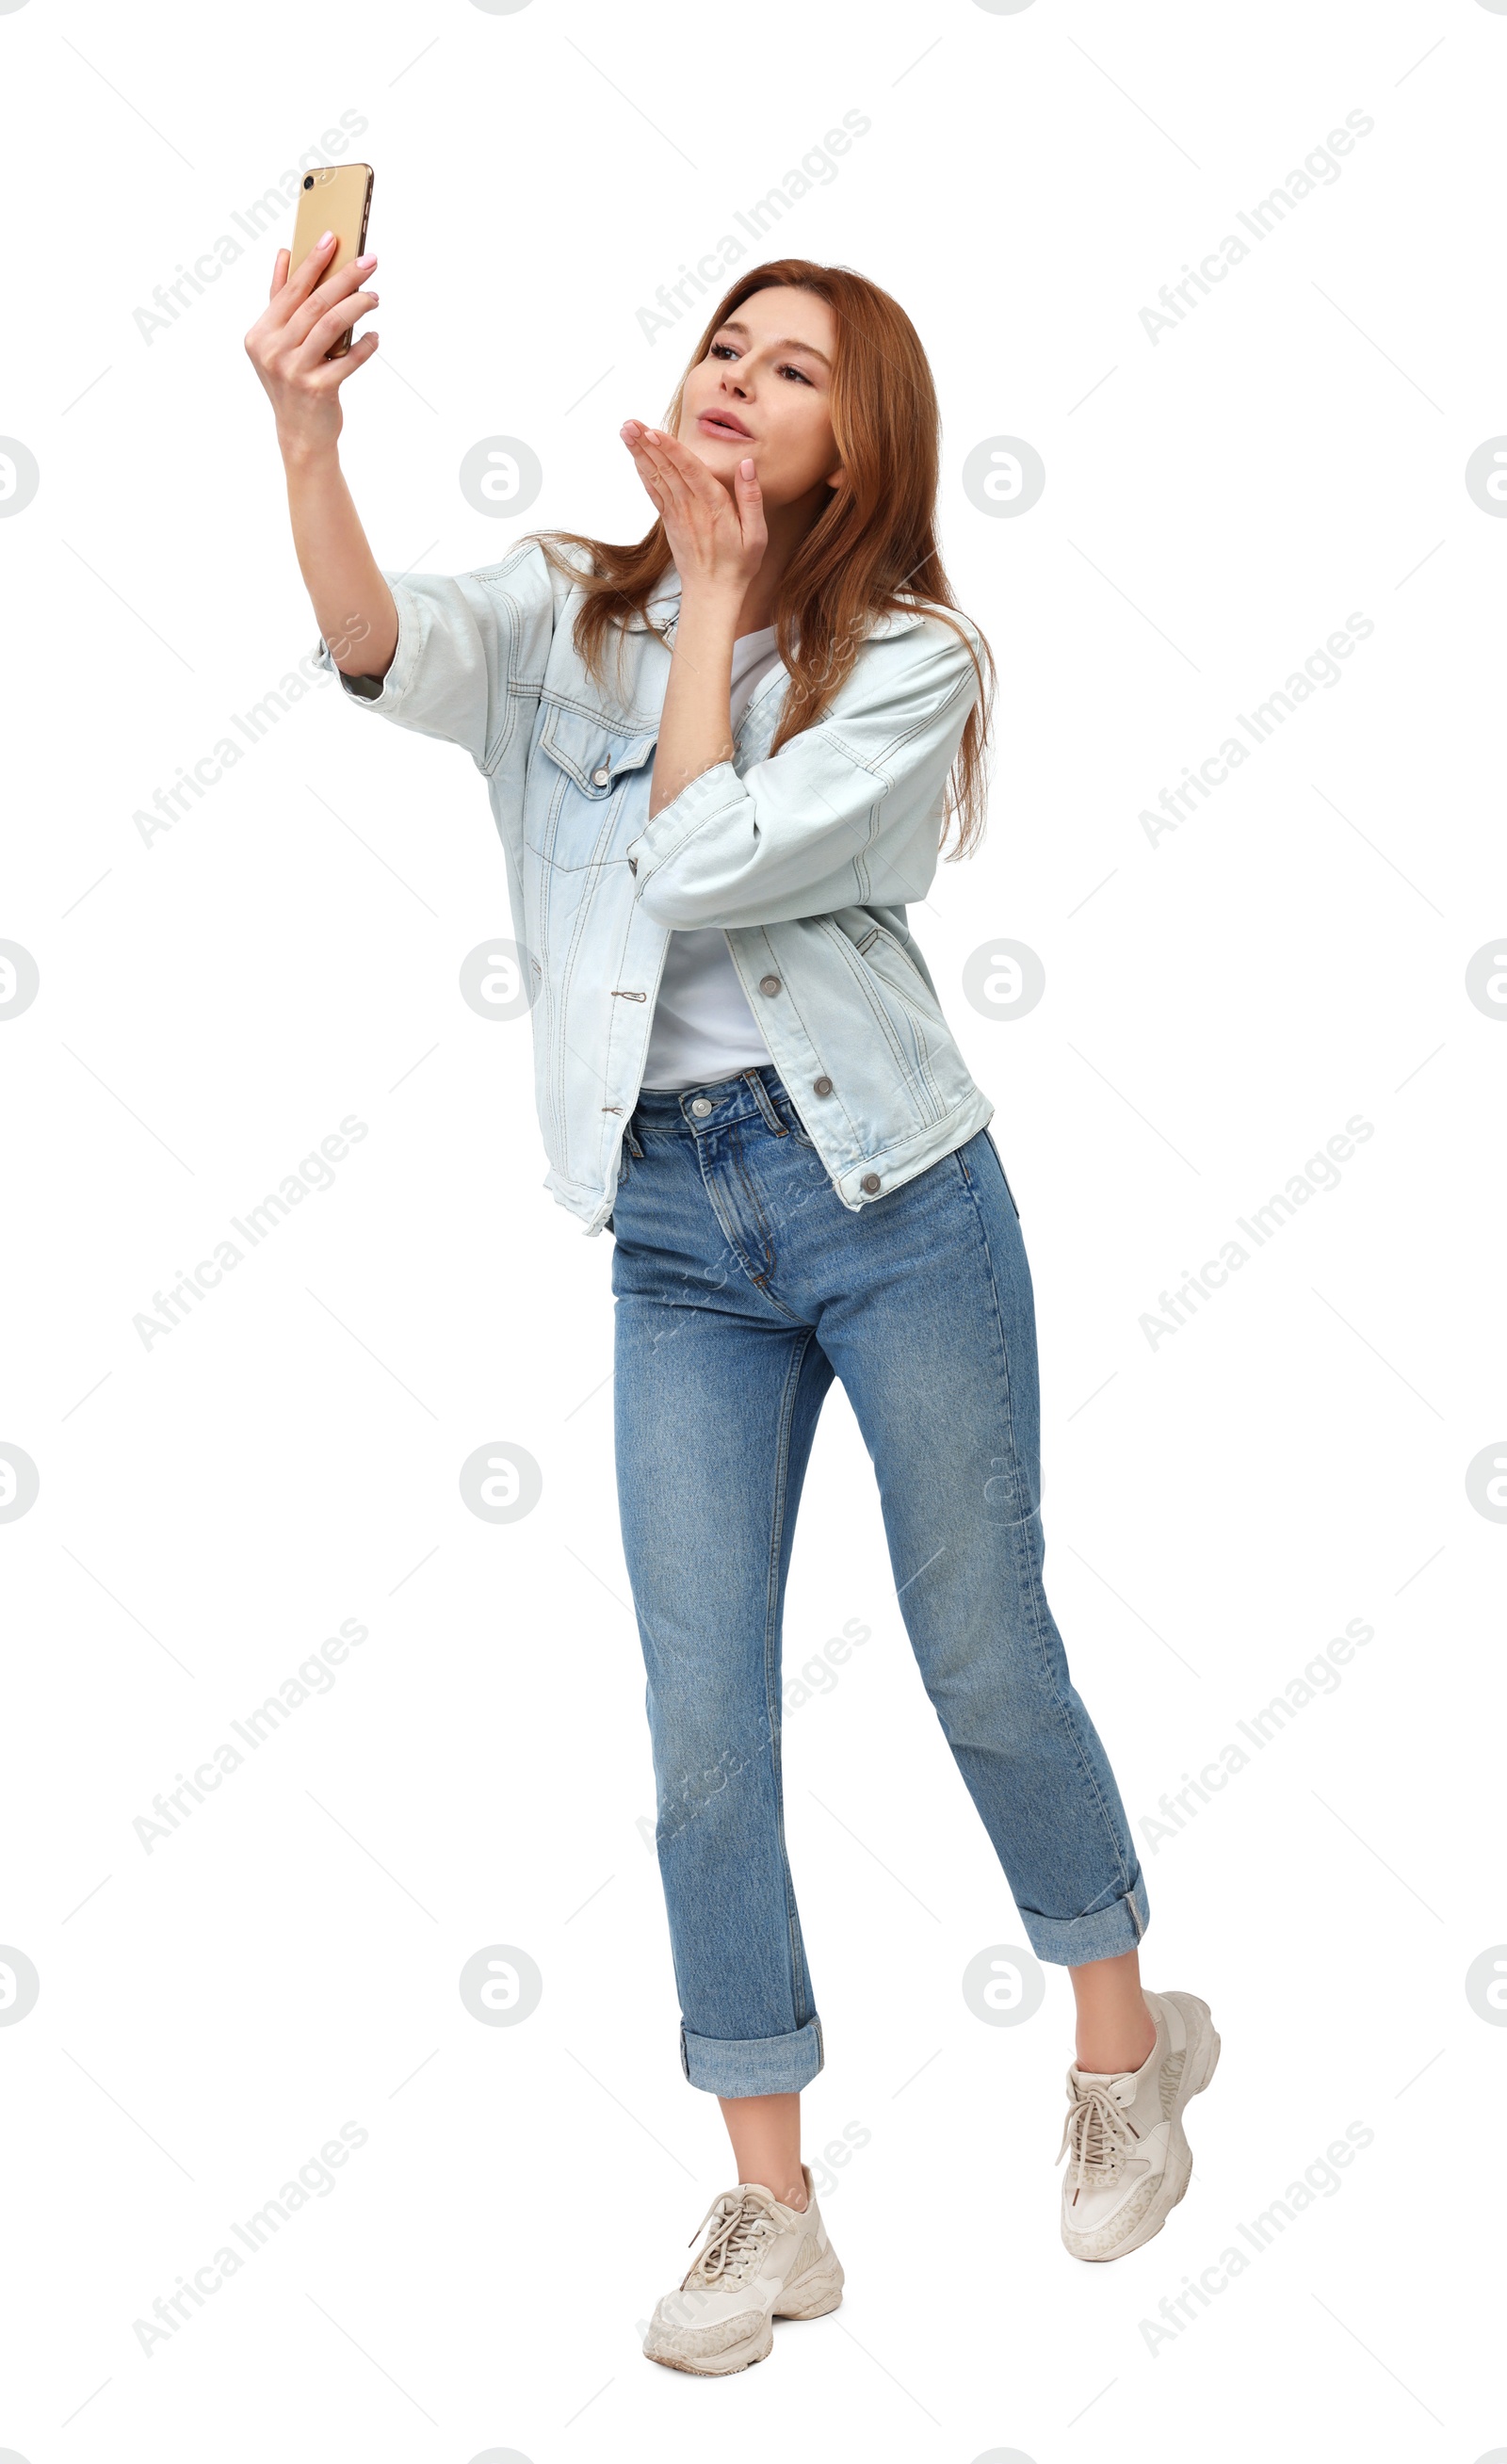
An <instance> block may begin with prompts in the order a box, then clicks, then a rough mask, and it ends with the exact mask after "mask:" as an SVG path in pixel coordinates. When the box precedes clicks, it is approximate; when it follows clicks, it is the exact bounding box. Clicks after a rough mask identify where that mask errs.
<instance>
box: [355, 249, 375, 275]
mask: <svg viewBox="0 0 1507 2464" xmlns="http://www.w3.org/2000/svg"><path fill="white" fill-rule="evenodd" d="M376 262H377V253H376V251H375V249H374V250H373V251H372V253H371V254H370V255H369V256H359V257H358V258H357V260H356V271H357V273H358V274H364V273H365V272H366V271H367V269H368V267H370V266H373V265H375V264H376Z"/></svg>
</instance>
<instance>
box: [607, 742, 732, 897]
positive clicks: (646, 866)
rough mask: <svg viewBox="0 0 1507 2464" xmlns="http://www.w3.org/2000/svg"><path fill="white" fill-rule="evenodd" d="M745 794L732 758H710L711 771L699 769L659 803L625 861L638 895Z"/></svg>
mask: <svg viewBox="0 0 1507 2464" xmlns="http://www.w3.org/2000/svg"><path fill="white" fill-rule="evenodd" d="M747 795H748V789H747V788H746V787H745V786H744V784H743V781H742V780H741V779H740V778H739V777H738V774H737V772H736V771H735V770H734V768H733V767H732V762H731V761H713V763H712V765H711V767H710V770H701V771H698V772H697V774H696V776H695V778H694V779H692V780H690V781H688V783H687V785H686V786H684V787H682V789H681V791H680V794H679V795H678V796H674V797H672V798H671V799H670V802H669V803H667V804H665V805H662V806H661V808H660V810H659V811H658V812H657V813H656V814H655V816H654V819H653V820H652V821H651V822H649V823H647V824H646V825H645V826H644V828H643V829H642V830H641V831H640V832H639V835H638V837H637V838H636V839H634V840H633V841H632V843H631V845H630V846H629V847H628V851H627V853H628V864H629V868H630V869H631V870H632V872H633V874H634V877H635V879H636V881H637V884H638V895H639V897H640V898H642V897H643V895H644V890H645V889H646V887H647V886H648V884H649V883H650V882H651V881H652V880H653V878H654V876H655V874H656V873H657V872H659V871H661V870H662V869H664V867H665V866H666V864H670V863H672V862H673V860H674V858H675V857H676V856H677V855H679V853H680V851H681V849H682V847H685V846H686V845H687V843H688V841H689V840H691V839H693V838H694V837H695V836H696V834H697V832H698V831H700V830H704V829H705V828H706V826H707V825H708V823H709V822H714V821H717V820H718V819H720V817H721V816H722V815H723V814H724V813H726V812H730V811H731V810H732V807H733V806H734V805H735V804H740V803H743V802H744V801H745V799H746V797H747Z"/></svg>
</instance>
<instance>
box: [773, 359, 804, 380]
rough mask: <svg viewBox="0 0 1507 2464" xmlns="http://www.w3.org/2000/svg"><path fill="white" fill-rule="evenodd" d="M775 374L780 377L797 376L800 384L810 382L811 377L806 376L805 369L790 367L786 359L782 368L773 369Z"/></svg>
mask: <svg viewBox="0 0 1507 2464" xmlns="http://www.w3.org/2000/svg"><path fill="white" fill-rule="evenodd" d="M775 374H776V375H777V376H782V377H798V378H799V379H800V382H801V384H802V385H810V383H811V379H810V378H809V377H808V376H807V374H806V371H805V369H804V368H797V367H792V366H791V364H790V363H789V361H788V360H787V361H786V363H785V365H784V366H783V367H782V368H777V369H776V370H775Z"/></svg>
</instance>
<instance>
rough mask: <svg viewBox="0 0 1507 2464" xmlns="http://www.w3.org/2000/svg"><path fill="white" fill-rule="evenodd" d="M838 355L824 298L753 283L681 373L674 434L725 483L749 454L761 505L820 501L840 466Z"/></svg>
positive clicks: (815, 505)
mask: <svg viewBox="0 0 1507 2464" xmlns="http://www.w3.org/2000/svg"><path fill="white" fill-rule="evenodd" d="M836 357H837V329H836V320H835V319H834V318H833V315H832V311H831V309H830V308H829V307H828V306H827V303H826V301H825V300H824V299H819V298H817V297H816V296H815V294H814V293H812V292H810V291H793V290H789V289H787V288H786V287H785V286H784V285H783V284H777V285H773V286H772V287H771V288H770V289H769V290H767V291H755V292H754V294H753V297H752V298H751V299H745V300H744V301H743V304H742V306H741V307H739V308H736V309H734V310H733V312H732V318H731V319H729V321H728V323H727V324H725V325H719V326H718V327H717V330H716V332H715V334H713V336H712V338H711V341H710V346H709V348H708V352H707V356H706V358H705V359H704V360H702V361H701V362H700V363H698V364H697V365H696V366H695V367H693V368H692V369H691V371H690V374H689V375H688V377H687V379H686V385H685V391H684V394H683V396H682V400H681V408H680V426H679V429H677V431H676V432H677V435H678V437H679V440H680V442H681V444H682V445H686V446H688V447H689V448H690V450H691V451H692V452H693V453H695V454H697V455H698V456H699V458H700V459H701V460H702V461H703V462H705V464H706V465H707V468H708V469H709V470H710V472H712V473H714V475H715V476H716V477H717V478H719V479H720V480H722V482H723V483H724V485H725V486H727V487H729V488H731V487H732V481H733V477H734V475H735V473H736V471H737V467H738V464H739V462H740V461H742V459H743V457H744V456H745V454H747V455H751V456H752V458H753V468H754V470H755V471H756V472H757V473H758V482H759V487H760V489H761V491H762V493H763V497H764V503H765V505H766V507H767V508H771V509H773V508H774V507H775V506H778V505H792V504H796V503H797V502H798V501H799V500H800V499H801V498H802V497H806V496H809V497H811V498H812V502H813V508H814V510H819V507H820V504H821V502H822V501H823V498H824V495H825V488H826V486H827V485H828V484H830V483H832V482H834V481H836V480H837V479H839V478H840V477H841V468H842V465H841V456H840V454H839V452H838V447H837V439H836V437H835V436H834V435H833V432H832V370H833V364H834V362H835V360H836Z"/></svg>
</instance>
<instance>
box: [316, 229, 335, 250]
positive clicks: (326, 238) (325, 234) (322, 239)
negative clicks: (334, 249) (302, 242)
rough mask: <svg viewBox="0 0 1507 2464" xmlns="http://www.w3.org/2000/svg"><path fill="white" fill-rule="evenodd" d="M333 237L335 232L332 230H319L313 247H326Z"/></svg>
mask: <svg viewBox="0 0 1507 2464" xmlns="http://www.w3.org/2000/svg"><path fill="white" fill-rule="evenodd" d="M334 237H335V233H334V232H333V231H321V232H320V233H319V236H318V238H317V240H316V241H315V243H314V244H315V247H316V248H328V247H329V245H330V242H331V240H332V239H333V238H334Z"/></svg>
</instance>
